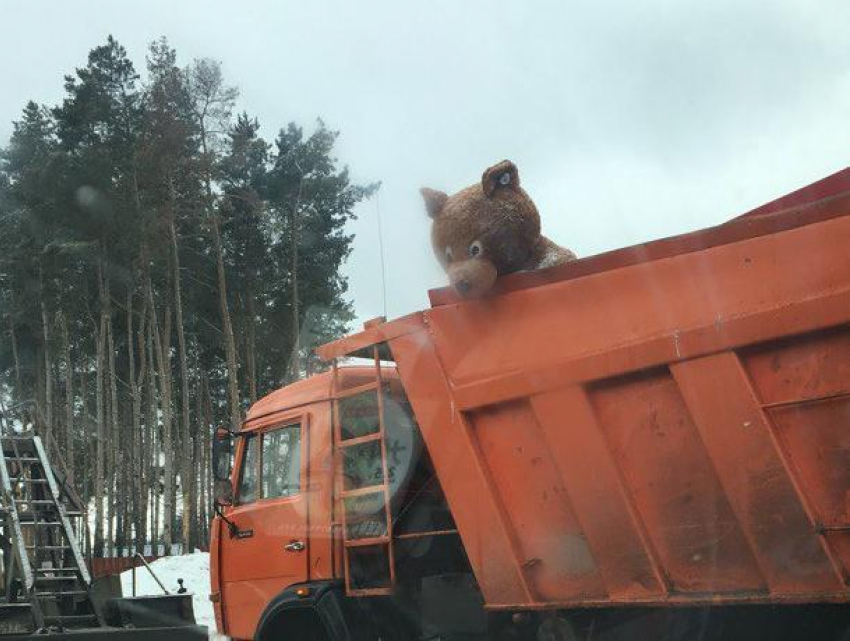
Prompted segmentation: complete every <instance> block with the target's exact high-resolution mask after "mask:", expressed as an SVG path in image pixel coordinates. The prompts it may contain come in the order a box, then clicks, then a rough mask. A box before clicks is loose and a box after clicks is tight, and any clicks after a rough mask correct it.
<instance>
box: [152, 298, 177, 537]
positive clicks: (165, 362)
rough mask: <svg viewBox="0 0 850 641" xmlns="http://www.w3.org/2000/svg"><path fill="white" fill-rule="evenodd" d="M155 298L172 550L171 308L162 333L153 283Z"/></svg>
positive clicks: (166, 531)
mask: <svg viewBox="0 0 850 641" xmlns="http://www.w3.org/2000/svg"><path fill="white" fill-rule="evenodd" d="M149 296H150V302H151V319H152V322H153V323H154V344H155V346H156V349H155V352H156V361H157V368H158V369H159V379H160V392H161V393H160V399H161V403H162V451H163V453H164V455H165V469H164V477H165V478H164V494H165V496H164V500H163V506H162V511H163V515H162V542H163V545H164V546H165V554H171V542H172V525H173V523H174V447H173V441H172V435H171V371H170V370H171V364H170V356H169V354H170V351H171V350H170V342H171V339H170V332H171V308H170V306H168V305H166V308H165V322H164V325H165V328H164V329H165V331H164V332H163V334H162V335H160V333H159V327H158V325H159V323H158V321H157V320H156V302H155V301H154V298H153V288H150V287H149Z"/></svg>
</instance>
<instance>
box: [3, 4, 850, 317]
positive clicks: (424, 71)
mask: <svg viewBox="0 0 850 641" xmlns="http://www.w3.org/2000/svg"><path fill="white" fill-rule="evenodd" d="M848 33H850V3H848V2H846V0H834V1H833V0H823V1H819V2H813V1H811V0H773V1H770V2H744V1H742V0H734V1H733V0H713V1H711V2H685V1H682V0H669V1H663V0H641V2H631V3H626V2H610V1H604V0H597V1H596V2H496V1H495V0H493V1H490V2H470V1H464V2H460V1H458V0H454V1H441V2H433V1H431V2H424V1H422V0H420V1H418V2H400V1H398V0H393V1H390V0H387V1H383V2H368V1H365V0H361V1H360V2H318V1H310V2H307V1H306V0H305V1H302V2H300V3H292V2H282V1H280V0H276V1H269V2H259V1H256V0H251V1H246V2H214V1H211V0H203V1H187V0H179V1H176V0H169V1H162V2H160V1H149V0H134V1H132V2H130V1H126V2H118V1H115V0H108V1H97V2H95V1H83V0H61V1H60V0H56V1H54V2H42V1H37V0H25V1H17V0H15V1H12V0H0V146H4V145H5V144H6V142H7V140H8V136H9V134H10V133H11V121H12V120H14V119H17V118H18V115H19V113H20V110H21V108H22V107H23V105H24V104H25V102H26V101H27V100H30V99H32V100H36V101H38V102H43V103H47V104H55V103H56V102H57V101H59V100H60V99H61V97H62V77H63V75H65V74H67V73H70V72H72V71H73V69H74V68H75V67H78V66H83V65H84V64H85V60H86V55H87V53H88V51H89V50H90V49H91V48H92V47H94V46H96V45H99V44H102V43H104V42H105V40H106V37H107V35H108V34H112V35H114V36H115V37H116V38H117V39H118V41H119V42H120V43H122V44H123V45H124V46H125V47H126V48H127V50H128V52H129V54H130V56H131V58H132V59H133V61H134V63H135V64H136V66H137V68H139V69H142V68H143V67H144V56H145V51H146V46H147V44H148V43H149V42H150V41H151V40H152V39H154V38H156V37H158V36H160V35H166V36H167V37H168V38H169V40H170V42H171V44H172V45H173V46H174V47H175V48H176V49H177V52H178V55H179V57H180V61H181V63H183V64H185V63H188V62H189V61H190V60H191V59H192V58H195V57H213V58H216V59H219V60H221V61H222V63H223V67H224V72H225V75H226V76H227V78H228V79H229V80H230V81H231V82H233V83H235V84H238V85H239V87H240V89H241V91H242V96H241V99H240V105H239V107H240V109H246V110H247V111H249V112H250V113H251V114H253V115H256V116H257V117H258V118H259V120H260V123H261V124H262V125H263V135H264V136H265V137H267V139H272V138H273V137H274V135H275V133H276V131H277V130H278V129H279V128H280V127H281V126H283V125H284V124H286V123H287V122H289V121H291V120H294V121H296V122H299V123H301V124H304V125H306V126H308V127H309V126H310V125H311V123H313V122H314V120H315V118H316V117H321V118H323V119H324V120H325V121H326V122H327V123H328V124H329V125H330V126H331V127H333V128H336V129H339V130H340V131H341V137H340V142H339V146H338V152H339V153H338V155H339V158H340V160H341V161H342V162H344V163H346V164H348V165H349V166H350V168H351V170H352V174H353V176H354V178H355V179H356V180H359V181H362V182H369V181H374V180H380V181H382V182H383V187H382V189H381V192H380V197H379V206H380V215H381V219H382V222H383V235H384V249H385V259H386V281H387V303H386V307H387V312H388V315H389V316H391V317H393V316H398V315H401V314H404V313H408V312H411V311H414V310H416V309H421V308H423V307H425V306H427V289H429V288H431V287H436V286H440V285H442V284H443V283H444V276H443V274H442V272H441V271H440V269H439V267H438V266H437V263H436V261H435V260H434V258H433V256H432V255H431V249H430V244H429V240H428V222H429V221H428V219H427V217H426V215H425V213H424V209H423V207H422V203H421V200H420V197H419V194H418V188H419V187H420V186H423V185H427V186H430V187H434V188H438V189H442V190H444V191H448V192H453V191H456V190H458V189H460V188H462V187H464V186H466V185H468V184H470V183H472V182H475V181H477V180H479V178H480V176H481V172H482V171H483V170H484V168H485V167H487V166H488V165H490V164H493V163H494V162H496V161H499V160H501V159H503V158H510V159H511V160H513V161H514V162H516V163H517V165H518V166H519V171H520V177H521V181H522V184H523V186H524V187H525V189H526V190H527V191H528V192H529V193H530V194H531V196H532V198H534V200H535V201H536V203H537V206H538V209H539V210H540V212H541V216H542V219H543V228H544V232H545V233H546V234H547V235H549V236H550V237H551V238H553V239H554V240H555V241H557V242H559V243H561V244H563V245H566V246H568V247H570V248H572V249H573V250H574V251H575V252H576V253H577V254H579V256H588V255H591V254H594V253H598V252H600V251H605V250H608V249H613V248H616V247H622V246H625V245H631V244H634V243H638V242H643V241H646V240H650V239H653V238H657V237H661V236H668V235H671V234H676V233H681V232H684V231H689V230H693V229H698V228H701V227H705V226H709V225H714V224H717V223H719V222H722V221H723V220H725V219H728V218H730V217H732V216H734V215H737V214H739V213H742V212H744V211H746V210H748V209H751V208H753V207H755V206H757V205H759V204H761V203H763V202H765V201H767V200H770V199H772V198H774V197H777V196H780V195H782V194H784V193H786V192H788V191H791V190H793V189H795V188H797V187H800V186H802V185H804V184H807V183H809V182H812V181H814V180H816V179H818V178H821V177H823V176H825V175H827V174H830V173H832V172H834V171H837V170H838V169H841V168H843V167H844V166H846V165H848V164H850V163H848V158H850V38H848V36H847V34H848ZM358 213H359V219H358V221H357V222H356V223H353V224H352V225H351V231H353V232H354V233H355V234H356V238H355V241H354V251H353V253H352V256H351V258H350V259H349V261H348V264H347V265H346V266H345V272H346V274H347V275H348V276H349V279H350V292H349V295H350V298H351V300H352V301H353V303H354V305H355V309H356V311H357V314H358V317H359V318H360V319H361V320H363V319H368V318H371V317H373V316H377V315H379V314H381V313H382V312H383V302H382V295H381V291H382V289H381V285H380V273H381V263H380V258H379V249H378V247H379V246H378V234H377V214H378V203H376V201H374V200H373V201H371V202H369V203H366V204H365V205H363V206H362V207H360V209H359V212H358Z"/></svg>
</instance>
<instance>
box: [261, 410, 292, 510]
mask: <svg viewBox="0 0 850 641" xmlns="http://www.w3.org/2000/svg"><path fill="white" fill-rule="evenodd" d="M300 491H301V425H298V424H296V425H287V426H286V427H282V428H280V429H276V430H274V431H272V432H267V433H265V434H263V498H275V497H281V496H292V495H294V494H298V492H300Z"/></svg>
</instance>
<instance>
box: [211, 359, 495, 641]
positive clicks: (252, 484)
mask: <svg viewBox="0 0 850 641" xmlns="http://www.w3.org/2000/svg"><path fill="white" fill-rule="evenodd" d="M376 363H377V364H373V365H372V366H367V367H356V366H355V367H339V368H334V370H333V371H329V372H326V373H322V374H318V375H315V376H313V377H311V378H309V379H307V380H303V381H299V382H297V383H294V384H292V385H289V386H287V387H285V388H282V389H280V390H277V391H275V392H273V393H272V394H269V395H268V396H266V397H265V398H263V399H261V400H260V401H258V402H257V403H256V404H255V405H254V406H253V407H251V409H250V411H249V412H248V414H247V417H246V420H245V422H244V424H243V426H242V429H241V430H239V431H238V432H237V433H235V434H232V435H231V434H227V433H226V431H219V433H218V437H219V438H218V439H217V441H216V443H217V448H218V451H217V452H215V456H216V467H217V476H218V478H219V480H218V487H219V489H220V491H219V496H218V501H219V511H220V514H219V516H217V517H216V519H215V521H214V524H213V537H212V542H211V554H210V559H211V578H212V596H211V599H212V600H213V603H214V608H215V615H216V623H217V625H218V629H219V630H220V631H223V632H224V633H226V634H227V635H229V636H231V637H232V638H236V639H249V638H258V639H259V638H299V639H300V638H310V637H309V635H310V634H312V633H315V634H316V635H317V636H316V638H319V639H324V638H327V635H326V629H328V628H335V629H336V628H338V629H345V630H346V631H345V632H344V633H341V635H340V636H339V638H349V637H347V636H346V635H352V636H370V635H371V634H372V633H371V632H369V631H367V630H359V631H358V630H354V629H353V628H354V627H357V626H359V627H361V628H368V629H370V630H375V629H378V628H381V627H384V626H391V627H394V628H395V635H396V637H397V638H410V637H409V636H408V632H400V630H402V629H407V626H418V625H419V622H418V620H417V621H414V622H410V621H408V622H405V621H403V620H393V621H390V619H389V618H388V617H387V612H388V611H392V612H394V613H395V614H394V615H392V616H391V617H390V618H392V619H399V617H398V615H397V613H398V612H399V611H400V610H403V608H401V609H400V608H399V607H398V603H395V604H393V605H392V606H389V604H388V603H387V601H388V600H389V599H390V598H393V599H396V600H398V599H401V600H403V599H404V598H405V596H404V595H405V594H407V595H408V596H410V595H412V593H413V592H418V591H419V588H420V585H421V579H422V577H423V575H428V574H431V575H442V574H443V573H444V572H446V571H448V572H449V573H451V574H452V575H453V576H454V575H456V574H457V573H458V572H460V573H461V575H462V576H463V573H466V577H467V580H468V579H469V578H471V574H469V572H470V570H469V564H468V562H467V560H466V558H465V556H464V553H463V548H462V545H461V544H460V541H459V539H458V536H457V531H456V529H455V526H454V523H453V521H452V518H451V515H450V513H449V511H448V508H447V507H446V504H445V499H444V497H443V494H442V490H441V488H440V484H439V482H438V480H437V478H436V476H435V474H434V470H433V467H432V466H431V462H430V459H429V457H428V455H427V452H426V451H425V448H424V447H423V445H422V439H421V435H420V433H419V429H418V426H417V425H416V423H415V420H414V418H413V413H412V411H411V410H410V406H409V404H408V403H407V399H406V398H405V396H404V391H403V388H402V386H401V383H400V381H399V379H398V377H397V375H396V371H395V368H394V367H392V366H391V365H390V364H387V363H381V362H379V361H376ZM382 434H383V435H384V436H383V438H381V435H382ZM231 448H232V449H231ZM228 454H232V465H229V464H228V462H229V461H227V459H229V458H231V457H230V456H228ZM410 577H415V583H416V585H415V586H414V585H408V586H407V587H404V586H405V583H406V582H409V581H408V579H409V578H410ZM426 582H427V579H426ZM361 597H374V598H373V599H369V600H361V599H360V598H361ZM322 598H323V599H325V601H327V600H328V599H332V600H333V603H332V605H331V606H329V605H328V604H327V603H325V604H324V605H323V606H322V607H317V604H316V602H315V600H316V599H322ZM410 598H413V597H412V596H410ZM364 604H365V606H364ZM476 604H477V605H478V606H479V608H480V600H478V601H477V602H476ZM352 608H354V610H356V612H352ZM337 611H338V612H337ZM329 612H330V613H331V614H328V613H329ZM335 612H336V613H337V614H338V615H339V616H338V617H337V616H336V615H335V614H333V613H335ZM479 614H480V610H479ZM327 616H330V617H331V618H335V619H336V620H334V621H323V620H322V617H327ZM317 630H320V631H317ZM287 634H288V635H291V636H287ZM411 634H412V633H411ZM323 635H325V636H323Z"/></svg>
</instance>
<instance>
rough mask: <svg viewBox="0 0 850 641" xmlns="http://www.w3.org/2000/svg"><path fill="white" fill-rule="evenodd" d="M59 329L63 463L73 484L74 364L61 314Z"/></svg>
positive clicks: (65, 323)
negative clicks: (62, 370) (62, 359)
mask: <svg viewBox="0 0 850 641" xmlns="http://www.w3.org/2000/svg"><path fill="white" fill-rule="evenodd" d="M58 316H59V327H60V330H61V332H62V344H63V346H64V347H65V439H64V445H65V461H66V463H67V465H68V474H69V475H70V477H71V478H70V479H69V480H70V482H71V484H72V485H73V484H74V364H73V361H72V360H71V337H70V336H69V335H68V321H67V319H66V318H65V315H64V314H62V313H61V312H60V313H59V314H58Z"/></svg>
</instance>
